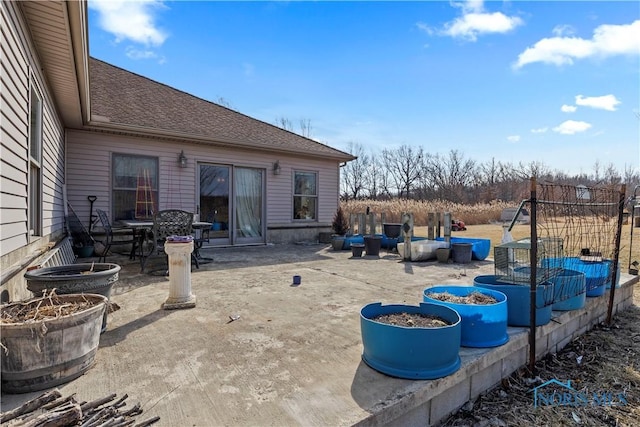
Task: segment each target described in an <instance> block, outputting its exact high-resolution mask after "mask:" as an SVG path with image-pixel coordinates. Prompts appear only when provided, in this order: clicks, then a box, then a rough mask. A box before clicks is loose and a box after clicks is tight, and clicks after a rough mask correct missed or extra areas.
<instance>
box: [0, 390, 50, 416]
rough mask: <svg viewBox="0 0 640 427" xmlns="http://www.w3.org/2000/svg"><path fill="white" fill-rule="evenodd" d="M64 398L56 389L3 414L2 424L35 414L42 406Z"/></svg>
mask: <svg viewBox="0 0 640 427" xmlns="http://www.w3.org/2000/svg"><path fill="white" fill-rule="evenodd" d="M60 397H62V394H61V393H60V391H59V390H58V389H57V388H56V389H53V390H50V391H47V392H46V393H43V394H41V395H40V396H38V397H36V398H34V399H31V400H29V401H28V402H25V403H23V404H22V405H20V406H19V407H17V408H15V409H12V410H10V411H6V412H2V413H1V414H0V424H1V423H5V422H7V421H9V420H12V419H14V418H16V417H19V416H20V415H23V414H27V413H29V412H33V411H35V410H36V409H38V408H40V407H41V406H42V405H45V404H47V403H49V402H52V401H54V400H56V399H58V398H60Z"/></svg>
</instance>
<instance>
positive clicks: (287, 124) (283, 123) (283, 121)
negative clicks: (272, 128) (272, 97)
mask: <svg viewBox="0 0 640 427" xmlns="http://www.w3.org/2000/svg"><path fill="white" fill-rule="evenodd" d="M275 125H276V126H278V127H280V128H282V129H284V130H288V131H289V132H293V125H292V124H291V120H289V119H287V118H286V117H277V118H276V122H275Z"/></svg>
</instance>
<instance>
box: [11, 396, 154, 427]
mask: <svg viewBox="0 0 640 427" xmlns="http://www.w3.org/2000/svg"><path fill="white" fill-rule="evenodd" d="M115 398H116V394H115V393H114V394H110V395H109V396H105V397H102V398H99V399H95V400H92V401H90V402H77V401H76V399H75V395H73V394H72V395H70V396H67V397H64V398H63V397H62V394H61V393H60V391H59V390H58V389H54V390H50V391H47V392H45V393H43V394H41V395H40V396H37V397H35V398H34V399H31V400H29V401H27V402H25V403H23V404H22V405H21V406H19V407H17V408H15V409H12V410H10V411H6V412H2V413H0V423H1V424H2V425H3V427H44V426H46V427H71V426H78V425H79V426H81V427H126V426H131V425H133V424H134V423H135V419H134V417H135V416H137V415H140V414H142V408H141V407H140V404H139V403H136V404H135V405H134V406H133V407H131V408H130V409H128V410H125V411H120V408H122V407H124V406H126V402H125V400H126V399H127V398H128V395H127V394H125V395H124V396H122V397H121V398H120V399H118V400H116V401H115V402H113V403H110V402H112V401H113V400H114V399H115ZM159 420H160V417H153V418H150V419H148V420H145V421H142V422H140V423H138V424H135V427H147V426H150V425H152V424H154V423H156V422H158V421H159ZM5 423H6V424H5Z"/></svg>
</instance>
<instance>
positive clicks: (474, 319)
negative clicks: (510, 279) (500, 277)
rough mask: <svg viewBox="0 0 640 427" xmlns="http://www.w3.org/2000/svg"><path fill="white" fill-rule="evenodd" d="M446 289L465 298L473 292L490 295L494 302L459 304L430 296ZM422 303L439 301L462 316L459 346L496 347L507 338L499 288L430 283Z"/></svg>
mask: <svg viewBox="0 0 640 427" xmlns="http://www.w3.org/2000/svg"><path fill="white" fill-rule="evenodd" d="M442 292H448V293H450V294H453V295H456V296H462V297H465V296H467V295H469V294H471V293H473V292H481V293H483V294H485V295H489V296H492V297H493V298H495V299H496V300H497V301H498V302H497V303H495V304H462V303H455V302H448V301H440V300H438V299H435V298H432V297H431V296H430V295H431V294H434V293H442ZM422 298H423V299H424V302H429V303H433V304H442V305H444V306H447V307H450V308H452V309H454V310H455V311H457V312H458V314H459V315H460V317H461V318H462V335H461V341H460V344H461V345H462V346H463V347H497V346H499V345H502V344H504V343H506V342H507V341H509V335H508V334H507V314H508V310H507V297H506V295H505V294H503V293H502V292H499V291H494V290H491V289H479V288H478V287H474V286H433V287H430V288H426V289H425V290H424V292H423V293H422Z"/></svg>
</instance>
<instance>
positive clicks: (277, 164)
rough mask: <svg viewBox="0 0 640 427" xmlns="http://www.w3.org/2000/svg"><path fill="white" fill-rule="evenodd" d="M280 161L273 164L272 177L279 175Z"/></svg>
mask: <svg viewBox="0 0 640 427" xmlns="http://www.w3.org/2000/svg"><path fill="white" fill-rule="evenodd" d="M280 169H281V168H280V160H276V162H275V163H274V164H273V174H274V175H280Z"/></svg>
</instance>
